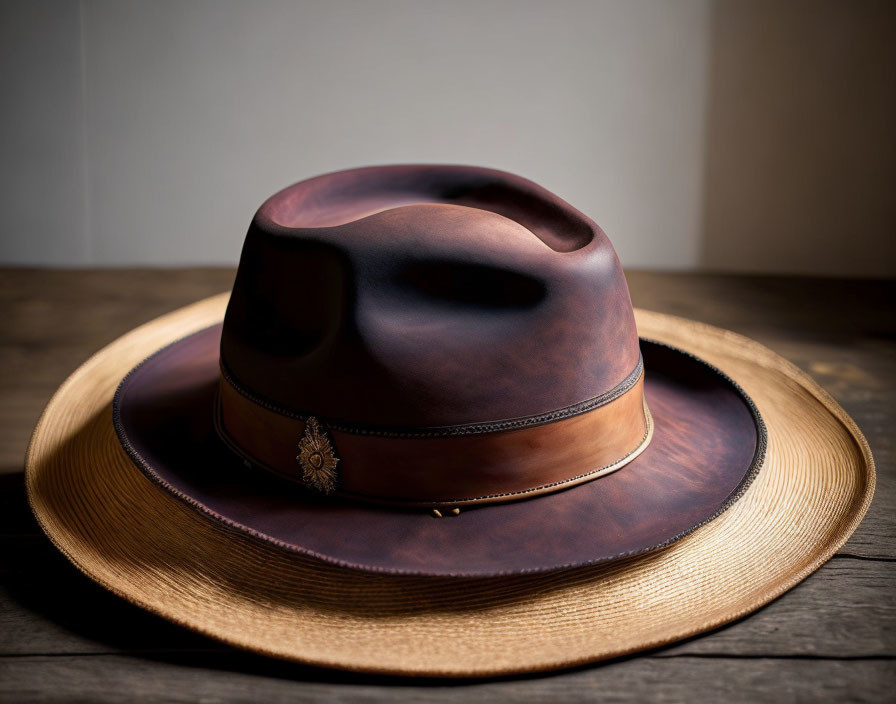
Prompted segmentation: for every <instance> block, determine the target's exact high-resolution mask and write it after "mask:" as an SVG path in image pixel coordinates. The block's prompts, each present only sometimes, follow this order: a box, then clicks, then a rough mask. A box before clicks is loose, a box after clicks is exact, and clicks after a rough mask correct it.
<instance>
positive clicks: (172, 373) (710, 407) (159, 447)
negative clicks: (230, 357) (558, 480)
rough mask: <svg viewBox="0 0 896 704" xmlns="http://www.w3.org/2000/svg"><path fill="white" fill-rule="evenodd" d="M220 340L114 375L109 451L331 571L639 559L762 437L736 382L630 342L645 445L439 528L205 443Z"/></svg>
mask: <svg viewBox="0 0 896 704" xmlns="http://www.w3.org/2000/svg"><path fill="white" fill-rule="evenodd" d="M220 337H221V326H220V324H218V325H215V326H213V327H210V328H207V329H205V330H202V331H200V332H197V333H194V334H193V335H190V336H188V337H186V338H183V339H181V340H178V341H176V342H174V343H172V344H170V345H168V346H167V347H165V348H164V349H162V350H160V351H158V352H156V353H155V354H153V355H152V356H150V357H149V358H147V359H146V360H144V361H143V362H142V363H141V364H140V365H139V366H138V367H136V368H135V369H133V370H132V371H131V372H130V373H129V374H128V375H127V377H126V378H125V379H124V381H123V382H122V384H121V386H120V387H119V390H118V392H117V394H116V396H115V399H114V404H113V412H114V417H115V425H116V430H117V432H118V436H119V439H120V440H121V442H122V445H123V446H124V448H125V449H126V450H127V452H128V454H129V455H130V456H131V458H132V459H133V460H134V462H135V464H136V465H137V466H138V467H139V468H140V469H141V470H143V472H144V473H145V474H146V475H147V476H148V477H149V478H150V479H151V480H152V481H154V482H155V483H157V484H158V485H160V486H161V487H163V488H165V489H167V490H168V491H171V492H172V493H173V494H175V495H176V496H178V497H180V498H182V499H184V500H185V501H187V502H188V503H189V504H191V505H192V506H194V507H196V508H197V509H199V510H200V511H202V512H203V513H204V514H206V515H208V516H209V517H211V518H212V519H213V520H216V521H220V522H222V523H224V524H226V525H228V526H230V527H232V528H235V529H237V530H241V531H244V532H246V533H248V534H250V535H253V536H255V537H257V538H259V539H261V540H266V541H268V542H270V543H272V544H273V545H276V546H278V547H280V548H283V549H285V550H290V551H293V552H297V553H301V554H305V555H308V556H311V557H316V558H319V559H322V560H326V561H327V562H331V563H333V564H337V565H340V566H343V567H350V568H354V569H363V570H374V571H381V572H389V573H394V574H420V575H430V576H455V577H456V576H464V577H493V576H497V575H501V574H515V573H524V572H542V571H547V570H554V569H561V568H565V567H581V566H584V565H588V564H594V563H597V562H603V561H607V560H612V559H616V558H619V557H623V556H628V555H636V554H640V553H643V552H648V551H650V550H653V549H655V548H657V547H660V546H663V545H668V544H669V543H671V542H673V541H675V540H677V539H679V538H681V537H682V536H684V535H687V534H688V533H690V532H691V531H693V530H694V529H695V528H697V527H698V526H700V525H702V524H703V523H705V522H706V521H708V520H710V519H712V518H713V517H715V516H717V515H718V514H719V513H720V512H721V511H723V510H724V509H725V508H727V507H728V506H729V505H730V504H731V503H732V502H733V501H734V500H735V499H736V498H737V497H738V496H740V494H741V492H742V490H743V488H744V487H745V486H746V485H747V484H748V482H749V481H750V479H751V478H752V476H753V473H754V472H755V471H756V469H757V467H758V466H759V463H760V461H761V458H762V455H763V454H764V451H765V429H764V427H763V426H762V423H761V421H760V419H759V416H758V413H757V412H756V410H755V407H754V406H753V404H752V402H751V401H750V400H749V399H748V398H747V397H746V395H745V394H744V393H743V392H742V391H741V390H740V389H739V388H738V387H737V385H736V384H734V383H733V382H732V381H731V380H730V379H729V378H728V377H726V376H725V375H723V374H722V373H721V372H720V371H718V370H717V369H715V368H714V367H712V366H710V365H708V364H706V363H704V362H701V361H700V360H698V359H696V358H694V357H692V356H690V355H688V354H686V353H684V352H682V351H680V350H676V349H672V348H669V347H667V346H662V345H660V344H658V343H655V342H649V341H645V340H642V342H641V348H642V354H643V357H644V367H645V370H646V372H645V382H644V388H645V395H646V398H647V404H648V406H649V408H650V411H651V415H652V416H653V423H654V431H653V439H652V440H651V442H650V445H649V446H648V447H647V449H646V450H645V451H644V452H643V453H641V454H640V455H639V456H638V457H637V458H635V459H634V460H632V461H631V462H629V463H628V464H627V465H625V466H624V467H623V468H622V469H621V470H619V471H616V472H614V473H612V474H608V475H605V476H603V477H600V478H598V479H595V480H593V481H590V482H586V483H584V484H579V485H578V486H575V487H572V488H569V489H566V490H564V491H557V492H554V493H550V494H543V495H541V496H538V497H535V498H531V499H528V500H524V501H516V502H510V503H503V504H491V505H484V506H479V507H473V508H464V509H463V511H462V513H461V515H460V516H459V517H457V518H454V517H451V518H450V520H435V519H434V515H433V514H432V513H431V512H430V511H428V510H426V509H421V508H412V509H406V510H402V509H396V508H395V507H389V506H378V505H373V504H369V503H359V502H357V501H350V500H342V499H338V498H325V499H323V500H321V499H319V498H318V497H317V496H315V495H314V494H312V493H310V492H307V491H305V490H303V489H302V488H301V486H300V485H298V484H293V483H291V482H289V481H285V480H284V479H283V478H280V477H277V476H274V475H271V474H268V473H267V472H265V471H264V470H261V469H258V468H256V467H246V466H244V464H243V461H242V459H241V458H240V457H239V456H237V455H235V454H234V453H233V452H232V451H231V450H229V449H228V448H227V447H226V445H225V444H224V443H223V442H222V440H221V439H220V438H219V436H218V434H217V433H216V431H215V428H214V424H213V420H214V409H215V400H216V394H217V389H218V379H219V366H218V350H219V347H220ZM299 440H300V438H295V443H294V444H295V445H297V443H298V441H299ZM287 449H289V448H287ZM337 451H338V448H337ZM293 454H295V452H293ZM296 465H297V467H296V472H297V475H298V472H299V468H298V463H296Z"/></svg>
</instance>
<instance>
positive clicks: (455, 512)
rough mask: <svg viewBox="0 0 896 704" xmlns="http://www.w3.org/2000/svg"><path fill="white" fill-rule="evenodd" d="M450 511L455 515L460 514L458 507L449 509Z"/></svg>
mask: <svg viewBox="0 0 896 704" xmlns="http://www.w3.org/2000/svg"><path fill="white" fill-rule="evenodd" d="M451 513H453V514H454V515H455V516H459V515H460V509H459V508H453V509H451Z"/></svg>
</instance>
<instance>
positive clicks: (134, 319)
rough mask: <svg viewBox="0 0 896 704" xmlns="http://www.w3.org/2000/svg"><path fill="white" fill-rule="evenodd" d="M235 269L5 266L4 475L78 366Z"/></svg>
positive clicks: (226, 281) (215, 288)
mask: <svg viewBox="0 0 896 704" xmlns="http://www.w3.org/2000/svg"><path fill="white" fill-rule="evenodd" d="M233 275H234V272H233V270H232V269H181V270H152V269H143V270H99V271H50V270H27V269H0V320H2V321H3V324H2V325H0V369H3V374H0V428H2V429H3V431H2V433H0V473H3V472H20V471H21V470H22V462H23V458H24V456H25V449H26V448H27V446H28V439H29V438H30V436H31V430H32V429H33V428H34V425H35V423H36V422H37V419H38V417H39V416H40V413H41V411H43V408H44V406H45V405H46V403H47V401H49V400H50V396H51V395H52V394H53V392H54V391H55V390H56V387H57V386H59V384H61V383H62V382H63V381H64V380H65V378H66V377H67V376H68V375H69V374H70V373H71V372H72V371H74V369H75V368H76V367H77V366H78V365H79V364H81V362H83V361H84V360H86V359H87V358H88V357H89V356H90V355H91V354H93V353H94V352H96V351H97V350H98V349H99V348H101V347H103V346H104V345H106V344H108V343H109V342H111V341H112V340H114V339H115V338H116V337H118V336H119V335H122V334H124V333H125V332H127V331H128V330H130V329H131V328H133V327H135V326H137V325H140V324H141V323H144V322H146V321H148V320H151V319H152V318H155V317H156V316H159V315H162V314H163V313H166V312H168V311H170V310H172V309H174V308H177V307H179V306H183V305H186V304H188V303H191V302H193V301H195V300H198V299H200V298H204V297H205V296H210V295H212V294H215V293H220V292H221V291H226V290H228V289H229V288H230V285H231V283H232V282H233Z"/></svg>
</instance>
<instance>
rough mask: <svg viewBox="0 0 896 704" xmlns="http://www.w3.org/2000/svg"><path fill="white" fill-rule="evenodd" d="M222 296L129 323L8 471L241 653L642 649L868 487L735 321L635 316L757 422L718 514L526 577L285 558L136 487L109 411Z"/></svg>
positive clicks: (771, 570)
mask: <svg viewBox="0 0 896 704" xmlns="http://www.w3.org/2000/svg"><path fill="white" fill-rule="evenodd" d="M226 300H227V299H226V296H224V295H221V296H216V297H213V298H210V299H206V300H204V301H200V302H199V303H196V304H194V305H192V306H189V307H187V308H183V309H181V310H179V311H175V312H174V313H171V314H169V315H166V316H164V317H162V318H159V319H157V320H154V321H152V322H150V323H147V324H146V325H144V326H142V327H140V328H137V329H135V330H133V331H132V332H130V333H128V334H127V335H125V336H124V337H122V338H119V339H118V340H116V341H115V342H113V343H112V344H111V345H109V346H108V347H106V348H105V349H103V350H101V351H100V352H99V353H97V354H96V355H95V356H94V357H92V358H91V359H90V360H88V361H87V362H86V363H85V364H84V365H83V366H82V367H81V368H79V369H78V370H77V371H76V372H75V373H74V374H72V376H71V377H70V378H69V379H68V380H67V381H66V382H65V383H64V384H63V385H62V386H61V387H60V389H59V390H58V391H57V393H56V395H55V396H54V397H53V399H52V400H51V401H50V403H49V405H48V406H47V409H46V410H45V412H44V414H43V416H42V417H41V419H40V421H39V423H38V425H37V428H36V429H35V432H34V436H33V438H32V442H31V446H30V448H29V451H28V456H27V460H26V466H27V470H26V472H27V479H26V481H27V489H28V494H29V498H30V501H31V505H32V508H33V510H34V512H35V514H36V516H37V518H38V520H39V521H40V524H41V526H42V527H43V529H44V530H45V531H46V533H47V535H48V536H49V537H50V538H51V540H52V541H53V542H54V543H55V544H56V545H57V547H58V548H59V549H60V550H61V551H62V552H64V553H65V554H66V555H67V556H68V558H69V559H70V560H71V561H72V562H73V563H74V564H75V565H76V566H77V567H78V568H79V569H81V570H82V571H83V572H85V573H86V574H87V575H88V576H90V577H91V578H92V579H94V580H96V581H97V582H99V583H100V584H102V585H103V586H105V587H106V588H108V589H110V590H111V591H113V592H115V593H116V594H119V595H120V596H122V597H124V598H125V599H128V600H129V601H132V602H134V603H136V604H138V605H140V606H142V607H144V608H146V609H149V610H150V611H153V612H155V613H157V614H160V615H161V616H164V617H165V618H168V619H170V620H172V621H175V622H177V623H180V624H183V625H184V626H187V627H189V628H192V629H195V630H197V631H200V632H202V633H205V634H208V635H210V636H213V637H215V638H218V639H220V640H223V641H226V642H228V643H231V644H234V645H237V646H241V647H244V648H248V649H251V650H254V651H257V652H261V653H265V654H268V655H272V656H276V657H282V658H287V659H294V660H299V661H302V662H306V663H312V664H317V665H323V666H331V667H337V668H344V669H350V670H359V671H369V672H383V673H393V674H407V675H433V676H485V675H497V674H510V673H521V672H532V671H538V670H547V669H553V668H560V667H568V666H573V665H577V664H582V663H586V662H590V661H595V660H600V659H603V658H609V657H614V656H619V655H623V654H626V653H631V652H634V651H637V650H642V649H646V648H650V647H654V646H658V645H661V644H665V643H669V642H671V641H674V640H678V639H681V638H685V637H687V636H691V635H694V634H696V633H700V632H702V631H706V630H709V629H712V628H714V627H717V626H719V625H721V624H724V623H727V622H729V621H732V620H735V619H737V618H739V617H741V616H743V615H745V614H747V613H749V612H750V611H753V610H755V609H757V608H759V607H760V606H762V605H763V604H765V603H767V602H769V601H770V600H772V599H774V598H775V597H776V596H778V595H780V594H781V593H783V592H784V591H786V590H787V589H789V588H791V587H792V586H794V585H795V584H797V583H798V582H799V581H800V580H802V579H803V578H805V577H806V576H807V575H809V574H810V573H811V572H812V571H814V570H815V569H817V568H818V567H819V566H821V564H822V563H824V561H825V560H827V559H828V558H829V557H830V556H831V555H832V554H833V553H834V552H835V551H836V550H837V548H839V547H840V546H841V545H842V544H843V543H844V542H845V541H846V539H847V538H848V537H849V535H850V534H851V533H852V532H853V530H855V528H856V526H857V525H858V523H859V521H860V520H861V518H862V516H863V515H864V513H865V511H866V509H867V507H868V504H869V503H870V500H871V496H872V494H873V491H874V464H873V460H872V458H871V453H870V451H869V449H868V445H867V443H866V442H865V439H864V438H863V436H862V434H861V433H860V432H859V430H858V428H856V426H855V424H854V423H853V421H852V420H851V419H850V418H849V417H848V416H847V415H846V413H845V412H844V411H843V409H842V408H840V406H839V405H837V403H836V402H835V401H834V400H833V399H832V398H831V397H830V396H829V395H828V394H827V393H825V392H824V391H823V390H822V389H821V388H820V387H819V386H818V385H817V384H815V383H814V382H813V381H812V380H811V379H809V378H808V377H807V376H806V375H805V374H803V373H802V372H801V371H799V370H798V369H797V368H795V367H794V366H793V365H792V364H790V363H789V362H787V361H786V360H784V359H783V358H781V357H780V356H778V355H776V354H775V353H773V352H772V351H771V350H769V349H767V348H765V347H763V346H761V345H759V344H758V343H756V342H753V341H751V340H748V339H746V338H744V337H742V336H740V335H737V334H734V333H731V332H728V331H724V330H720V329H718V328H713V327H710V326H707V325H703V324H699V323H695V322H693V321H688V320H684V319H681V318H675V317H672V316H667V315H660V314H657V313H652V312H647V311H636V315H637V322H638V328H639V332H640V334H641V335H642V336H644V337H648V338H652V339H655V340H659V341H662V342H666V343H668V344H671V345H675V346H677V347H681V348H682V349H685V350H687V351H689V352H692V353H693V354H696V355H698V356H700V357H702V358H704V359H705V360H707V361H708V362H710V363H712V364H714V365H716V366H718V367H719V368H720V369H721V370H722V371H724V372H725V373H727V374H728V375H730V376H731V377H732V378H733V379H734V380H735V381H737V382H738V383H739V384H741V385H742V386H743V387H744V389H745V390H746V392H747V393H748V394H749V395H750V396H751V397H752V398H753V400H754V401H755V402H756V404H757V406H758V408H759V410H760V412H761V413H762V415H763V417H764V419H765V421H766V423H767V425H768V432H769V446H768V455H767V458H766V461H765V463H764V465H763V467H762V469H761V470H760V471H759V474H758V476H757V477H756V479H755V481H754V482H753V483H752V485H751V486H750V488H749V489H748V490H747V492H746V493H745V494H744V496H743V497H741V498H740V499H739V500H738V501H737V503H735V504H734V506H733V507H731V508H730V509H728V511H726V512H725V513H724V514H722V515H721V516H720V517H719V518H717V519H716V520H714V521H712V522H711V523H709V524H708V525H706V526H703V527H702V528H700V529H698V530H697V531H696V532H694V533H692V534H691V535H689V536H688V537H686V538H684V539H682V540H680V541H679V542H677V543H675V544H674V545H672V546H671V547H668V548H666V549H664V550H660V551H658V552H655V553H653V554H649V555H646V556H641V557H638V558H632V559H626V560H621V561H617V562H613V563H610V564H607V565H602V566H596V567H592V568H582V569H576V570H569V571H564V572H555V573H549V574H542V575H524V576H514V577H501V578H482V579H461V580H457V579H445V578H426V577H407V576H386V575H380V574H372V573H362V572H355V571H348V570H343V569H340V568H338V567H333V566H328V565H325V564H323V563H320V562H317V561H314V560H312V559H309V558H304V557H301V556H298V555H292V554H286V553H283V552H280V551H278V550H277V549H276V548H273V547H271V546H268V545H265V544H263V543H261V542H260V541H256V540H253V539H252V538H250V537H247V536H244V535H241V534H237V533H235V532H233V531H231V530H228V529H226V528H224V527H222V526H220V525H217V524H215V523H213V522H212V521H210V520H209V519H207V518H205V517H203V516H202V515H200V514H199V513H197V512H195V511H193V510H192V509H191V508H189V507H188V506H187V505H185V504H184V503H182V502H181V501H179V500H178V499H176V498H175V497H173V496H172V495H170V494H168V493H167V492H165V491H162V490H161V489H159V488H157V487H155V486H153V485H152V484H151V483H150V482H149V480H147V479H146V478H145V477H144V476H143V475H142V474H141V473H140V472H139V471H138V470H137V469H136V468H135V467H134V466H133V465H132V464H131V461H130V460H129V459H128V457H127V455H126V454H125V452H124V451H123V450H122V449H121V447H120V446H119V444H118V441H117V439H116V436H115V431H114V429H113V425H112V412H111V407H110V406H111V401H112V396H113V393H114V391H115V388H116V386H117V385H118V383H119V381H120V380H121V378H122V377H123V376H124V375H125V374H126V373H127V372H128V371H129V370H130V369H131V368H132V367H133V366H135V365H136V364H138V363H139V362H140V361H141V360H143V359H144V358H145V357H146V356H148V355H149V354H151V353H152V352H153V351H155V350H156V349H158V348H159V347H161V346H163V345H165V344H167V343H169V342H171V341H173V340H175V339H177V338H179V337H182V336H184V335H187V334H189V333H191V332H194V331H196V330H198V329H200V328H202V327H205V326H208V325H210V324H213V323H215V322H217V321H219V320H220V319H221V318H222V316H223V312H224V307H225V305H226ZM648 373H649V370H648ZM533 520H537V517H533Z"/></svg>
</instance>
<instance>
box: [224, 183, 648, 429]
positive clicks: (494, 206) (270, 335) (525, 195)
mask: <svg viewBox="0 0 896 704" xmlns="http://www.w3.org/2000/svg"><path fill="white" fill-rule="evenodd" d="M639 354H640V353H639V347H638V338H637V332H636V329H635V324H634V318H633V314H632V306H631V301H630V298H629V294H628V288H627V285H626V282H625V278H624V275H623V273H622V270H621V267H620V265H619V262H618V259H617V257H616V254H615V252H614V250H613V247H612V245H611V244H610V242H609V240H608V238H607V237H606V235H605V234H604V233H603V231H602V230H601V229H600V228H599V227H598V226H597V225H596V224H595V223H594V222H593V221H591V220H590V219H588V218H587V217H586V216H584V215H583V214H581V213H579V212H578V211H577V210H575V209H574V208H572V206H570V205H569V204H567V203H565V202H564V201H562V200H561V199H559V198H557V197H556V196H554V195H553V194H551V193H549V192H548V191H546V190H545V189H543V188H541V187H539V186H537V185H535V184H534V183H532V182H530V181H527V180H525V179H522V178H519V177H517V176H513V175H511V174H508V173H505V172H500V171H494V170H488V169H480V168H473V167H457V166H394V167H373V168H366V169H353V170H349V171H343V172H338V173H335V174H329V175H326V176H321V177H318V178H314V179H310V180H308V181H304V182H302V183H299V184H296V185H294V186H291V187H289V188H287V189H285V190H283V191H281V192H279V193H277V194H275V195H274V196H272V197H271V198H269V199H268V200H267V201H266V202H265V203H264V204H263V205H262V207H261V208H260V209H259V211H258V213H257V214H256V216H255V218H254V219H253V222H252V224H251V226H250V228H249V232H248V235H247V237H246V242H245V245H244V249H243V253H242V257H241V261H240V267H239V272H238V274H237V279H236V282H235V284H234V288H233V293H232V296H231V301H230V304H229V306H228V310H227V315H226V318H225V323H224V329H223V334H222V343H221V359H222V363H223V365H224V366H225V368H226V370H227V371H228V372H229V374H230V375H231V376H232V377H233V379H234V380H235V382H236V383H238V384H240V385H241V386H242V387H244V388H245V389H246V390H248V391H250V392H251V393H253V394H254V395H256V396H258V397H261V398H262V399H264V400H265V401H267V402H269V403H271V404H273V405H276V406H277V407H280V408H284V409H287V410H291V411H294V412H296V413H300V414H314V415H318V416H320V417H323V418H327V419H330V420H333V421H336V422H340V423H348V424H359V425H365V426H386V427H411V428H429V427H442V426H454V425H464V424H472V423H487V422H490V421H497V420H504V419H509V418H519V417H525V416H531V415H538V414H544V413H549V412H551V411H554V410H558V409H562V408H566V407H568V406H571V405H574V404H577V403H581V402H583V401H586V400H588V399H591V398H594V397H598V396H601V395H602V394H605V393H607V392H609V391H611V390H612V389H613V388H614V387H617V386H618V385H619V384H621V383H622V382H623V381H624V380H625V379H626V378H627V377H628V376H629V375H631V374H632V372H633V370H635V368H636V367H637V365H638V361H639Z"/></svg>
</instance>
